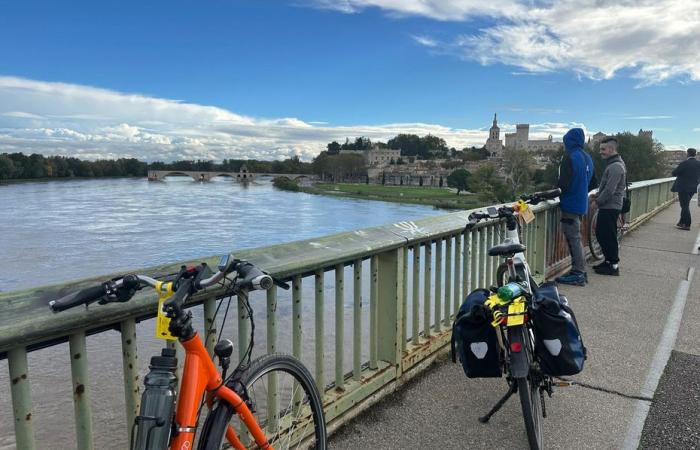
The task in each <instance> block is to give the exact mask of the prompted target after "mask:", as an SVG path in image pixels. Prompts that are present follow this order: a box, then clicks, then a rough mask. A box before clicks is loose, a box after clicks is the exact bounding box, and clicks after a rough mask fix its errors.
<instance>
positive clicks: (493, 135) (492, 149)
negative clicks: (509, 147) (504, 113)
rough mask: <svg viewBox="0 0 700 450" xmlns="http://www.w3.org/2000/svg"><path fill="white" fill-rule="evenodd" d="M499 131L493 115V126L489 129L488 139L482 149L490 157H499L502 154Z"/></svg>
mask: <svg viewBox="0 0 700 450" xmlns="http://www.w3.org/2000/svg"><path fill="white" fill-rule="evenodd" d="M500 135H501V129H500V128H499V127H498V121H497V120H496V114H494V115H493V125H491V128H490V129H489V138H488V139H487V140H486V145H484V147H485V148H486V150H488V152H489V153H491V155H492V156H497V155H500V154H501V153H502V152H503V141H502V140H501V136H500Z"/></svg>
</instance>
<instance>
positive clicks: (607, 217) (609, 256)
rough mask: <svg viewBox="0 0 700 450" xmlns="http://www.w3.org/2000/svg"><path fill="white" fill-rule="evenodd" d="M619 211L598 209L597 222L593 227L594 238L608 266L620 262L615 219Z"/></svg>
mask: <svg viewBox="0 0 700 450" xmlns="http://www.w3.org/2000/svg"><path fill="white" fill-rule="evenodd" d="M619 215H620V210H619V209H599V210H598V221H597V222H596V226H595V237H596V239H598V243H599V244H600V248H601V250H602V251H603V255H605V260H606V261H608V262H609V263H610V264H617V263H618V262H620V257H619V252H618V247H617V218H618V217H619Z"/></svg>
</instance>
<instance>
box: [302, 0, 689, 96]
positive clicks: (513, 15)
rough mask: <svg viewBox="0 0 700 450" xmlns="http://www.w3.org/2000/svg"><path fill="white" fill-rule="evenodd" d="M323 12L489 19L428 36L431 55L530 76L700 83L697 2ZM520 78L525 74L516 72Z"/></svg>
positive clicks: (387, 2)
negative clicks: (445, 35)
mask: <svg viewBox="0 0 700 450" xmlns="http://www.w3.org/2000/svg"><path fill="white" fill-rule="evenodd" d="M311 4H313V5H314V6H317V7H320V8H326V9H334V10H337V11H341V12H344V13H359V12H361V11H362V10H364V9H366V8H370V7H373V8H379V9H382V10H384V11H386V12H387V13H388V14H390V15H392V16H395V17H405V16H422V17H427V18H431V19H434V20H438V21H457V22H467V21H470V20H475V19H485V20H486V21H487V22H485V23H488V24H490V25H486V26H485V27H484V28H482V29H480V30H479V31H478V32H477V33H473V34H463V35H460V36H455V37H453V38H451V39H448V40H442V41H441V40H439V39H437V38H434V37H431V36H428V35H426V34H421V36H419V37H414V40H415V41H416V42H418V43H419V44H421V45H425V46H426V47H428V48H430V49H431V51H440V52H444V53H450V54H456V55H458V56H459V57H460V58H464V59H467V60H475V61H478V62H480V63H481V64H494V63H502V64H507V65H511V66H516V67H519V68H521V69H524V70H525V71H527V72H530V73H541V72H551V71H558V70H567V71H573V72H575V73H576V74H578V75H579V76H583V77H587V78H591V79H609V78H612V77H613V76H615V75H616V74H617V73H619V72H620V71H623V70H625V71H629V72H630V73H631V74H632V76H633V77H635V78H637V79H639V83H638V86H646V85H650V84H657V83H662V82H664V81H667V80H670V79H679V80H681V81H688V80H692V81H698V80H700V59H699V58H698V57H697V55H698V54H700V33H698V30H699V29H700V1H698V0H491V1H488V2H484V1H482V0H400V1H399V0H343V1H333V0H312V1H311ZM516 73H519V72H516Z"/></svg>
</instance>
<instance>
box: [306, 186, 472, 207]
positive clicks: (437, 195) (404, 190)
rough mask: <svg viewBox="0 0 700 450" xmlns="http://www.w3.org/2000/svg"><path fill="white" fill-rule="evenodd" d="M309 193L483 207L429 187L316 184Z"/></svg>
mask: <svg viewBox="0 0 700 450" xmlns="http://www.w3.org/2000/svg"><path fill="white" fill-rule="evenodd" d="M300 190H301V191H302V192H306V193H308V194H318V195H328V196H333V197H348V198H360V199H365V200H381V201H384V202H395V203H412V204H417V205H430V206H435V207H436V208H445V209H471V208H478V207H479V206H483V202H481V201H480V200H479V198H478V195H476V194H470V193H464V192H462V193H460V195H457V193H456V192H455V191H451V190H448V189H442V188H434V187H425V186H386V185H377V184H345V183H338V184H314V185H313V186H303V187H301V189H300Z"/></svg>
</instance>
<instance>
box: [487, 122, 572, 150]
mask: <svg viewBox="0 0 700 450" xmlns="http://www.w3.org/2000/svg"><path fill="white" fill-rule="evenodd" d="M500 134H501V129H500V128H499V127H498V120H497V117H496V114H494V115H493V125H491V128H490V129H489V137H488V139H487V140H486V144H485V145H484V147H485V148H486V150H488V151H489V152H490V153H491V155H492V156H500V155H501V154H502V153H503V149H504V148H512V149H517V150H521V149H522V150H527V151H531V152H534V151H553V150H558V149H559V148H560V147H561V145H562V143H561V142H554V141H553V140H552V135H551V134H550V135H549V137H548V138H547V139H534V140H531V139H530V124H527V123H519V124H517V125H516V126H515V133H505V141H506V142H505V145H503V141H502V140H501V139H500Z"/></svg>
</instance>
